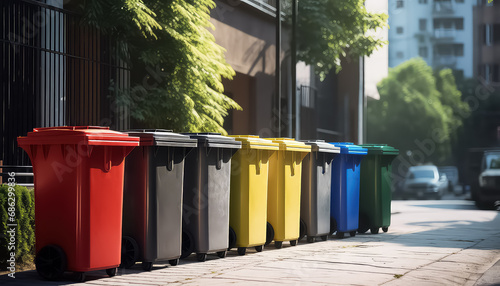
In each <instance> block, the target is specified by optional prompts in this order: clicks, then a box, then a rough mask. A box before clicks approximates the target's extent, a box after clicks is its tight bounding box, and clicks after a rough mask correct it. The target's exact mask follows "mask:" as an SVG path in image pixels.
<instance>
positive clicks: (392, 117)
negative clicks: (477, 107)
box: [367, 58, 468, 164]
mask: <svg viewBox="0 0 500 286" xmlns="http://www.w3.org/2000/svg"><path fill="white" fill-rule="evenodd" d="M378 89H379V93H380V100H373V101H370V102H369V104H368V108H367V116H368V120H367V121H368V122H367V124H368V126H367V131H368V134H367V135H368V140H369V141H370V142H383V143H388V144H390V145H393V146H396V147H398V148H400V149H401V150H402V151H403V153H406V152H407V151H412V152H413V153H415V152H414V151H415V150H420V152H419V156H420V157H422V154H423V155H424V157H425V158H418V160H417V161H421V163H425V162H429V161H432V162H434V163H436V164H439V163H444V162H446V161H447V160H448V159H449V157H450V155H451V143H452V138H453V136H454V134H455V132H456V131H457V129H458V128H459V127H460V126H461V125H462V120H463V118H464V114H467V113H468V106H467V104H466V103H464V102H462V100H461V93H460V91H458V90H457V87H456V84H455V79H454V77H453V74H452V73H451V70H448V69H445V70H441V71H439V72H437V73H436V74H435V75H434V74H433V71H432V68H431V67H429V66H428V65H427V63H426V62H425V61H424V60H422V59H420V58H416V59H411V60H409V61H406V62H404V63H402V64H401V65H399V66H397V67H395V68H393V69H390V71H389V75H388V77H387V78H385V79H383V80H382V81H381V82H380V83H379V84H378ZM410 154H411V153H410Z"/></svg>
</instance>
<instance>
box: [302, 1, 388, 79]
mask: <svg viewBox="0 0 500 286" xmlns="http://www.w3.org/2000/svg"><path fill="white" fill-rule="evenodd" d="M298 7H299V8H298V27H297V30H298V31H297V34H298V41H297V59H298V60H300V61H304V62H305V63H306V64H309V65H312V66H314V69H315V71H316V73H317V74H318V75H319V76H320V78H321V79H322V80H323V79H324V78H325V76H326V75H327V74H328V72H329V71H330V70H332V69H333V68H335V70H336V71H337V72H339V71H340V70H341V68H342V67H341V59H342V58H345V57H349V58H351V59H358V58H359V57H360V56H369V55H370V54H371V53H372V52H373V51H374V50H375V49H377V48H379V47H382V46H383V45H385V44H387V42H386V41H383V40H381V39H380V38H379V37H377V36H376V35H375V32H376V31H377V29H380V28H383V27H385V26H387V15H386V14H375V13H369V12H367V11H366V8H365V6H364V0H307V1H300V2H299V6H298Z"/></svg>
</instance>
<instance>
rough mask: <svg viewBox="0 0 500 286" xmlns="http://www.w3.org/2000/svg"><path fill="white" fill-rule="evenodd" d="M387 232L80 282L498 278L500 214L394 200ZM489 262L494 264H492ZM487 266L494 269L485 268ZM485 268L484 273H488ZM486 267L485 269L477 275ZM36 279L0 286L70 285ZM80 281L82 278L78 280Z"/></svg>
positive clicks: (447, 203) (460, 281)
mask: <svg viewBox="0 0 500 286" xmlns="http://www.w3.org/2000/svg"><path fill="white" fill-rule="evenodd" d="M392 213H393V215H392V224H391V227H390V228H389V232H388V233H382V232H381V233H380V234H378V235H372V234H369V232H368V233H367V234H358V235H356V236H355V237H346V238H344V239H336V238H333V237H331V238H329V239H328V241H325V242H315V243H307V242H305V239H303V240H302V241H301V242H300V243H299V244H298V245H297V246H295V247H292V246H289V243H284V244H283V248H282V249H279V250H278V249H275V248H274V246H273V244H271V245H269V246H268V247H266V249H265V250H264V251H263V252H261V253H257V252H255V250H253V249H248V251H247V254H246V255H245V256H239V255H238V254H237V253H236V251H235V250H233V251H230V252H229V253H228V256H227V257H226V258H225V259H220V258H218V257H217V256H216V255H215V254H213V255H209V256H208V259H207V261H206V262H204V263H202V262H197V261H196V258H195V257H194V255H192V256H191V257H189V258H188V259H185V260H181V263H180V264H179V265H178V266H175V267H171V266H168V267H167V265H163V264H155V265H154V268H153V271H151V272H144V271H142V268H141V266H140V265H139V264H137V265H136V266H134V267H133V268H132V269H127V270H124V269H120V270H119V271H118V275H117V276H116V277H113V278H107V276H106V274H105V272H104V271H95V272H90V273H87V281H86V282H85V285H166V284H168V285H226V284H247V285H495V284H497V283H500V271H498V269H500V264H497V265H496V266H494V265H495V263H496V262H497V261H499V260H500V212H497V211H481V210H477V209H476V207H475V206H474V203H473V202H471V201H467V200H441V201H430V200H429V201H393V203H392ZM493 266H494V267H493ZM492 267H493V268H492ZM490 268H491V270H490V271H488V270H489V269H490ZM485 272H487V274H486V275H484V276H483V274H484V273H485ZM65 279H67V280H66V281H59V282H48V281H42V280H40V278H39V277H38V275H37V273H36V271H27V272H23V273H17V275H16V279H11V278H8V277H6V275H3V276H2V277H0V284H3V285H33V284H39V285H61V284H64V285H77V284H79V283H75V282H74V280H72V279H74V278H73V276H72V273H67V274H66V275H65ZM82 285H83V284H82Z"/></svg>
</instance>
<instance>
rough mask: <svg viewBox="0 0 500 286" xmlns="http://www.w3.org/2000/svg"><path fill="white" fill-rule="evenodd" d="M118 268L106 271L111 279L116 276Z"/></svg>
mask: <svg viewBox="0 0 500 286" xmlns="http://www.w3.org/2000/svg"><path fill="white" fill-rule="evenodd" d="M116 271H117V270H116V267H115V268H109V269H106V274H108V276H109V277H113V276H115V275H116Z"/></svg>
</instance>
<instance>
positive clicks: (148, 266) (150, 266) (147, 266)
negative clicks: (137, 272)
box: [142, 261, 153, 271]
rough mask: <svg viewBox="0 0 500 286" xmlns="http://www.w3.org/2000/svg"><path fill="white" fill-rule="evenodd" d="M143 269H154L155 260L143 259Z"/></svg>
mask: <svg viewBox="0 0 500 286" xmlns="http://www.w3.org/2000/svg"><path fill="white" fill-rule="evenodd" d="M142 269H144V271H151V270H152V269H153V262H146V261H143V262H142Z"/></svg>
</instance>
